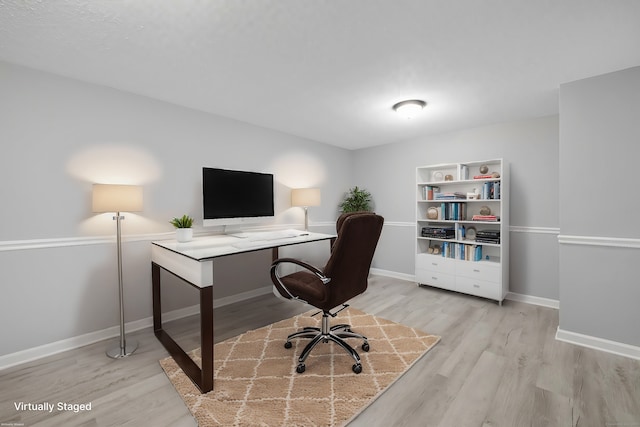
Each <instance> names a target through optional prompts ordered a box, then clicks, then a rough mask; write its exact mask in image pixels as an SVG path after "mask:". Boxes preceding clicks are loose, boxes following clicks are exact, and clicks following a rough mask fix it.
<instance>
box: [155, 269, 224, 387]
mask: <svg viewBox="0 0 640 427" xmlns="http://www.w3.org/2000/svg"><path fill="white" fill-rule="evenodd" d="M160 268H161V267H160V266H159V265H158V264H156V263H154V262H152V263H151V286H152V293H153V332H154V334H155V336H156V338H158V340H159V341H160V342H161V343H162V345H163V346H164V348H165V349H167V351H168V352H169V354H170V355H171V357H173V359H174V360H175V361H176V363H177V364H178V366H180V368H182V370H183V371H184V373H185V374H186V375H187V376H188V377H189V378H190V379H191V381H193V383H194V384H195V385H196V386H197V387H198V388H199V389H200V391H201V392H202V393H207V392H209V391H211V390H213V286H207V287H205V288H198V290H199V293H200V352H201V356H202V362H201V366H202V368H200V367H199V366H198V365H197V364H196V363H195V362H194V361H193V359H191V357H189V355H188V354H187V353H186V352H185V351H184V350H183V349H182V347H180V346H179V345H178V343H176V342H175V341H174V340H173V338H171V336H169V334H168V333H167V332H165V331H164V330H163V329H162V309H161V304H162V301H161V299H162V298H161V293H160ZM183 280H184V279H183ZM187 283H188V282H187Z"/></svg>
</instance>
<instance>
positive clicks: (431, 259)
mask: <svg viewBox="0 0 640 427" xmlns="http://www.w3.org/2000/svg"><path fill="white" fill-rule="evenodd" d="M416 269H421V270H431V271H437V272H440V273H447V274H454V273H455V270H456V263H455V260H453V259H451V258H445V257H443V256H440V255H430V254H418V255H417V256H416Z"/></svg>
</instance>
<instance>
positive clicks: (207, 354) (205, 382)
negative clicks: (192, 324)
mask: <svg viewBox="0 0 640 427" xmlns="http://www.w3.org/2000/svg"><path fill="white" fill-rule="evenodd" d="M200 352H201V356H202V372H201V373H202V385H201V386H200V389H201V390H202V392H203V393H206V392H208V391H211V390H213V286H208V287H206V288H201V289H200Z"/></svg>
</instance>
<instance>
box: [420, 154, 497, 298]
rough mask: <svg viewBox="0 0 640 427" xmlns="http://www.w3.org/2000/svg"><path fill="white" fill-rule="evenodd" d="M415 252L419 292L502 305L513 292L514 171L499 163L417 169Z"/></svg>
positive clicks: (442, 165)
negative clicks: (434, 289) (511, 197)
mask: <svg viewBox="0 0 640 427" xmlns="http://www.w3.org/2000/svg"><path fill="white" fill-rule="evenodd" d="M472 194H473V196H472ZM494 217H495V218H494ZM423 230H425V231H424V232H423ZM415 247H416V272H415V276H416V281H417V283H418V285H419V286H434V287H438V288H442V289H448V290H451V291H456V292H461V293H465V294H471V295H476V296H480V297H484V298H489V299H493V300H496V301H498V302H499V303H500V304H502V301H503V300H504V298H505V296H506V294H507V292H508V291H509V167H508V165H507V164H506V163H505V162H504V161H503V160H502V159H493V160H484V161H473V162H464V163H446V164H438V165H430V166H422V167H418V168H416V246H415Z"/></svg>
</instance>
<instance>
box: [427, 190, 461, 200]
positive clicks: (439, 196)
mask: <svg viewBox="0 0 640 427" xmlns="http://www.w3.org/2000/svg"><path fill="white" fill-rule="evenodd" d="M434 197H435V199H436V200H465V199H466V198H467V195H466V193H462V192H459V191H456V192H455V193H434Z"/></svg>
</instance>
